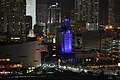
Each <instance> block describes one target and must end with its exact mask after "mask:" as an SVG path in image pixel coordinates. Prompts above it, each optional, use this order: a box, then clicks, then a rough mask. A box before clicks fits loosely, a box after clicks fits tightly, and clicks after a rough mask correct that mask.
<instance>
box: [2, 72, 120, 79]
mask: <svg viewBox="0 0 120 80" xmlns="http://www.w3.org/2000/svg"><path fill="white" fill-rule="evenodd" d="M0 79H1V80H120V78H119V76H113V75H111V76H110V75H109V76H108V75H103V74H101V75H93V74H92V73H89V74H84V73H74V72H69V71H66V72H55V73H44V74H36V75H35V74H24V75H2V76H0Z"/></svg>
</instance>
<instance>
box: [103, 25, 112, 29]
mask: <svg viewBox="0 0 120 80" xmlns="http://www.w3.org/2000/svg"><path fill="white" fill-rule="evenodd" d="M111 29H113V26H111V25H106V26H105V30H111Z"/></svg>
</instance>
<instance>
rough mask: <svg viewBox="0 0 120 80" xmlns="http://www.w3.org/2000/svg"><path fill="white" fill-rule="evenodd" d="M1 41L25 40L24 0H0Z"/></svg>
mask: <svg viewBox="0 0 120 80" xmlns="http://www.w3.org/2000/svg"><path fill="white" fill-rule="evenodd" d="M0 13H1V14H0V32H1V34H3V35H4V37H3V35H2V38H1V41H8V42H24V41H25V40H26V27H25V14H26V2H25V0H12V1H11V0H1V1H0Z"/></svg>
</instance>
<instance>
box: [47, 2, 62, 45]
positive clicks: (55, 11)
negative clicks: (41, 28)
mask: <svg viewBox="0 0 120 80" xmlns="http://www.w3.org/2000/svg"><path fill="white" fill-rule="evenodd" d="M60 23H61V8H60V7H59V5H58V3H56V4H55V5H51V6H50V7H49V8H48V21H47V30H46V31H47V36H48V37H47V41H48V42H53V39H54V40H56V33H57V29H58V28H59V27H60ZM55 43H56V42H55Z"/></svg>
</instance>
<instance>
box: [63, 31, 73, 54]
mask: <svg viewBox="0 0 120 80" xmlns="http://www.w3.org/2000/svg"><path fill="white" fill-rule="evenodd" d="M62 34H63V33H62ZM71 51H72V34H71V31H70V30H66V31H64V34H63V43H62V52H63V53H70V52H71Z"/></svg>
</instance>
